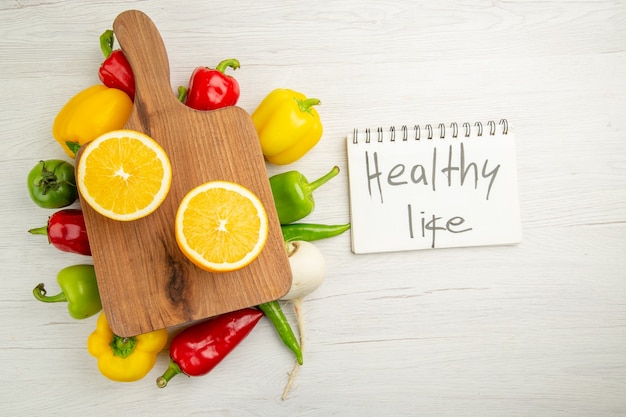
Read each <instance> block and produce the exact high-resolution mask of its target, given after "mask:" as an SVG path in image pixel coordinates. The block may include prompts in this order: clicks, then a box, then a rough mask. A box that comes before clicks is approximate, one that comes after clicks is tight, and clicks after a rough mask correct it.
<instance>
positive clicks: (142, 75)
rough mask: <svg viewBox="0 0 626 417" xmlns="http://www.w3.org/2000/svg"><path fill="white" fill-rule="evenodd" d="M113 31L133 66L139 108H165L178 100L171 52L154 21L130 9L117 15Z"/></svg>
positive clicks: (136, 102)
mask: <svg viewBox="0 0 626 417" xmlns="http://www.w3.org/2000/svg"><path fill="white" fill-rule="evenodd" d="M113 32H114V33H115V37H116V39H117V42H118V43H119V44H120V47H121V49H122V51H124V54H125V55H126V59H128V62H129V63H130V66H131V67H132V69H133V74H134V76H135V87H136V93H135V107H138V106H141V107H143V108H144V110H145V109H146V108H147V109H150V108H161V109H162V108H163V107H164V106H163V105H164V104H167V103H168V102H169V101H175V102H177V101H178V100H177V98H176V96H175V94H174V92H173V90H172V87H171V85H170V66H169V61H168V58H167V51H166V50H165V45H164V44H163V39H162V38H161V35H160V34H159V31H158V29H157V27H156V26H155V24H154V22H152V20H151V19H150V18H149V17H148V16H147V15H146V14H144V13H143V12H141V11H139V10H127V11H125V12H123V13H121V14H119V15H118V16H117V17H116V18H115V21H114V22H113ZM152 105H154V106H152Z"/></svg>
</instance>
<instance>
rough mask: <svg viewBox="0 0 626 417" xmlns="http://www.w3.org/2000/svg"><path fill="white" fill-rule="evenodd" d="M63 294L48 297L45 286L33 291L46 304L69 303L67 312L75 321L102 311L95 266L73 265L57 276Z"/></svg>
mask: <svg viewBox="0 0 626 417" xmlns="http://www.w3.org/2000/svg"><path fill="white" fill-rule="evenodd" d="M57 282H58V283H59V286H60V287H61V292H60V293H59V294H57V295H52V296H47V295H46V289H45V288H44V284H43V283H41V284H39V285H37V286H36V287H35V288H34V289H33V295H34V296H35V298H36V299H37V300H39V301H43V302H45V303H59V302H67V310H68V311H69V313H70V316H72V317H73V318H75V319H78V320H80V319H86V318H87V317H91V316H93V315H94V314H96V313H97V312H99V311H100V310H101V309H102V302H101V301H100V292H99V291H98V284H97V282H96V273H95V270H94V267H93V265H72V266H68V267H66V268H63V269H62V270H60V271H59V273H58V274H57Z"/></svg>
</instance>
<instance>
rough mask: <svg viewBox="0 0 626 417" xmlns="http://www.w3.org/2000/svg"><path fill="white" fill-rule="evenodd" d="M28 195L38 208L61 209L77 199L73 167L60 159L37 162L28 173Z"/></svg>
mask: <svg viewBox="0 0 626 417" xmlns="http://www.w3.org/2000/svg"><path fill="white" fill-rule="evenodd" d="M27 185H28V193H29V194H30V198H31V199H32V200H33V201H34V202H35V204H37V205H38V206H39V207H43V208H61V207H65V206H69V205H70V204H72V203H73V202H74V201H76V199H77V198H78V190H77V189H76V179H75V178H74V166H73V165H72V164H70V163H69V162H65V161H62V160H60V159H49V160H47V161H39V163H38V164H37V165H35V166H34V167H33V169H31V170H30V172H29V173H28V184H27Z"/></svg>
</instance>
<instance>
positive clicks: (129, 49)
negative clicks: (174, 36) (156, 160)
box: [77, 10, 291, 336]
mask: <svg viewBox="0 0 626 417" xmlns="http://www.w3.org/2000/svg"><path fill="white" fill-rule="evenodd" d="M113 30H114V32H115V36H116V38H117V40H118V42H119V44H120V46H121V49H122V50H123V51H124V53H125V54H126V57H127V58H128V60H129V62H130V64H131V66H132V68H133V72H134V75H135V83H136V89H137V92H136V97H135V101H134V107H133V110H132V114H131V116H130V118H129V120H128V122H127V123H126V128H127V129H133V130H137V131H141V132H144V133H146V134H147V135H149V136H151V137H152V138H153V139H155V140H156V141H157V142H158V143H159V144H160V145H161V146H162V147H163V148H164V149H165V151H166V152H167V154H168V156H169V158H170V162H171V164H172V173H173V174H172V185H171V189H170V192H169V194H168V196H167V198H166V199H165V201H164V202H163V204H162V205H161V206H160V207H159V208H158V209H157V210H156V211H155V212H154V213H152V214H150V215H149V216H147V217H144V218H143V219H139V220H136V221H131V222H120V221H114V220H110V219H107V218H105V217H103V216H101V215H99V214H98V213H96V212H95V211H94V210H93V209H91V208H90V207H89V206H88V205H87V204H82V208H83V211H84V215H85V222H86V225H87V231H88V234H89V240H90V244H91V248H92V252H93V262H94V267H95V270H96V276H97V280H98V286H99V289H100V296H101V298H102V305H103V309H104V312H105V314H106V316H107V318H108V320H109V323H110V325H111V328H112V330H113V331H114V332H115V333H116V334H118V335H119V336H134V335H137V334H140V333H145V332H148V331H152V330H155V329H161V328H165V327H169V326H175V325H178V324H182V323H187V322H190V321H193V320H198V319H203V318H206V317H211V316H215V315H218V314H221V313H225V312H229V311H234V310H237V309H240V308H244V307H249V306H254V305H258V304H260V303H263V302H267V301H271V300H275V299H278V298H280V297H281V296H283V295H284V294H285V293H286V292H287V291H288V290H289V288H290V286H291V269H290V266H289V260H288V258H287V254H286V251H285V247H284V244H283V239H282V234H281V230H280V224H279V221H278V216H277V214H276V209H275V206H274V203H273V199H272V193H271V189H270V186H269V180H268V174H267V170H266V166H265V161H264V159H263V154H262V152H261V148H260V145H259V140H258V137H257V134H256V131H255V129H254V125H253V123H252V120H251V118H250V116H249V115H248V114H247V113H246V112H245V111H244V110H242V109H241V108H239V107H229V108H224V109H219V110H215V111H196V110H193V109H191V108H189V107H187V106H185V105H184V104H182V103H180V102H179V101H178V99H177V98H176V96H175V95H174V92H173V89H172V87H171V84H170V70H169V63H168V57H167V53H166V50H165V46H164V45H163V41H162V39H161V36H160V34H159V32H158V30H157V28H156V26H155V25H154V23H153V22H152V20H150V18H149V17H148V16H146V15H145V14H143V13H142V12H139V11H136V10H130V11H126V12H124V13H122V14H120V15H119V16H118V17H117V18H116V19H115V22H114V24H113ZM77 164H80V154H79V155H78V157H77ZM211 180H228V181H233V182H236V183H239V184H241V185H243V186H245V187H247V188H248V189H250V190H251V191H253V192H254V193H255V194H256V195H257V196H258V197H259V198H260V199H261V201H262V202H263V204H264V206H265V209H266V211H267V214H268V217H269V236H268V240H267V243H266V246H265V248H264V249H263V251H262V252H261V254H260V255H259V257H258V258H257V259H256V260H255V261H253V262H252V263H251V264H249V265H248V266H246V267H244V268H243V269H240V270H239V271H235V272H228V273H210V272H206V271H203V270H201V269H199V268H198V267H196V266H195V265H194V264H192V263H191V262H190V261H188V260H187V258H186V257H185V256H184V255H183V254H182V252H180V250H179V249H178V245H177V244H176V239H175V236H174V217H175V215H176V210H177V208H178V205H179V203H180V201H181V200H182V198H183V197H184V195H185V194H186V193H187V192H188V191H189V190H191V189H192V188H194V187H195V186H197V185H199V184H202V183H204V182H207V181H211Z"/></svg>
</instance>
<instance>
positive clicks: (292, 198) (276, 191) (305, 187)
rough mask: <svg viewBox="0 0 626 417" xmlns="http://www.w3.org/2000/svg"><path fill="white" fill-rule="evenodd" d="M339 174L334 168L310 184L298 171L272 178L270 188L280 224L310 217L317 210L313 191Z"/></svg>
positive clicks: (337, 169) (336, 168)
mask: <svg viewBox="0 0 626 417" xmlns="http://www.w3.org/2000/svg"><path fill="white" fill-rule="evenodd" d="M337 174H339V167H333V169H331V170H330V172H329V173H328V174H326V175H324V176H323V177H321V178H318V179H317V180H315V181H313V182H311V183H309V181H307V179H306V178H305V177H304V175H302V174H301V173H300V172H298V171H287V172H283V173H282V174H277V175H274V176H272V177H270V179H269V180H270V186H271V187H272V194H273V196H274V204H275V205H276V211H277V212H278V220H279V221H280V224H289V223H293V222H295V221H297V220H300V219H302V218H304V217H306V216H308V215H309V214H310V213H311V212H312V211H313V208H315V200H314V198H313V191H315V189H316V188H318V187H319V186H321V185H322V184H324V183H326V181H328V180H330V179H331V178H333V177H334V176H336V175H337Z"/></svg>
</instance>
